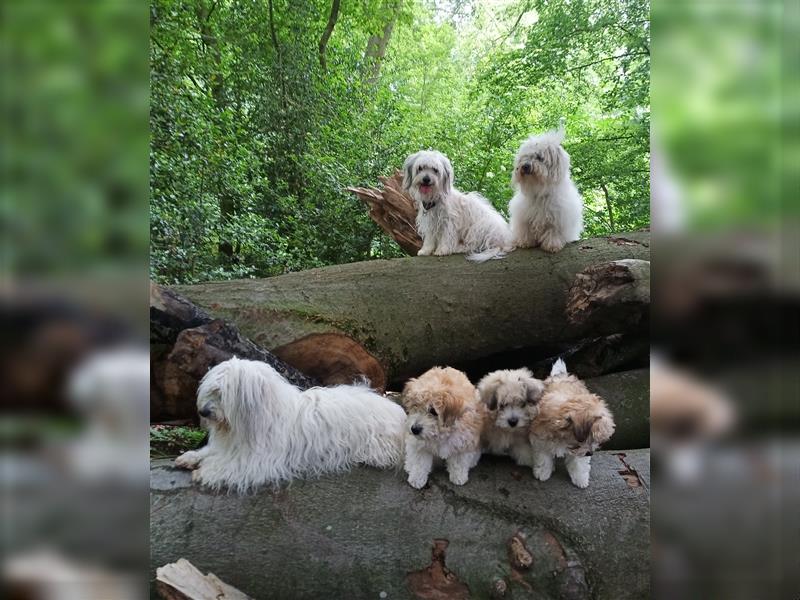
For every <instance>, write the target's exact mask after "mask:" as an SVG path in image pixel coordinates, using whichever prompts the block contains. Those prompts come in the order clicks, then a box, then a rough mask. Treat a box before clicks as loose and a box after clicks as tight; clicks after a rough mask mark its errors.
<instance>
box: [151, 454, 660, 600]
mask: <svg viewBox="0 0 800 600" xmlns="http://www.w3.org/2000/svg"><path fill="white" fill-rule="evenodd" d="M150 475H151V476H150V498H151V504H150V557H151V558H150V560H151V573H153V572H154V571H155V569H156V568H157V567H159V566H161V565H163V564H165V563H168V562H172V561H175V560H177V559H178V558H181V557H184V558H186V559H188V560H191V561H192V562H193V563H195V564H197V565H201V566H202V568H203V570H204V571H206V570H210V571H213V572H214V573H215V574H217V575H218V576H219V577H220V578H222V579H223V580H225V581H226V582H227V583H228V584H230V585H233V586H235V587H236V588H237V589H239V590H241V591H242V592H244V593H246V594H248V595H249V596H251V597H253V598H259V599H267V598H280V599H283V598H298V599H299V598H457V597H471V598H490V597H493V596H492V593H493V592H495V591H501V590H505V596H504V597H506V598H515V599H518V600H519V599H524V598H530V599H534V598H537V599H542V598H569V599H572V600H582V599H586V600H588V599H589V598H592V599H595V600H625V599H628V598H630V599H633V598H646V597H649V594H650V508H649V498H650V469H649V451H647V450H626V451H625V452H624V453H612V452H605V451H601V452H596V453H595V455H594V457H593V458H592V474H591V483H590V485H589V487H588V488H587V489H584V490H580V489H577V488H576V487H575V486H573V485H572V484H571V483H570V481H569V479H568V476H567V473H566V469H565V468H564V465H563V462H561V461H559V463H558V465H557V468H556V471H555V473H554V474H553V477H551V478H550V480H548V481H546V482H539V481H536V480H535V479H534V478H533V474H532V473H531V470H530V469H529V468H523V467H518V466H516V465H514V464H513V463H512V462H511V461H510V460H509V459H508V458H505V457H484V458H482V459H481V462H480V464H478V466H477V467H475V469H474V470H472V471H471V472H470V477H469V482H468V483H467V484H466V485H464V486H460V487H459V486H454V485H452V484H451V483H450V482H449V481H448V479H447V474H446V472H444V470H443V469H436V470H434V472H433V474H432V475H431V478H430V482H429V484H428V486H427V487H426V488H425V489H423V490H415V489H413V488H411V487H410V486H409V485H408V484H407V483H406V481H405V478H404V477H403V474H402V473H401V472H397V471H394V470H385V471H380V470H376V469H369V468H366V467H362V468H356V469H353V470H352V471H351V472H349V473H345V474H340V475H332V476H327V477H322V478H320V479H318V480H315V481H296V482H294V483H293V484H292V485H291V486H289V487H284V488H281V489H279V490H262V491H259V492H258V493H255V494H250V495H247V496H238V495H234V494H226V493H225V492H222V493H220V494H215V493H212V492H209V491H208V490H205V489H200V488H198V487H196V486H194V485H192V484H191V475H190V473H189V472H187V471H181V470H177V469H174V468H173V467H172V466H171V463H170V462H169V461H164V462H159V463H157V464H156V465H155V466H154V467H153V468H152V469H151V472H150ZM610 549H613V551H610ZM467 594H468V596H467Z"/></svg>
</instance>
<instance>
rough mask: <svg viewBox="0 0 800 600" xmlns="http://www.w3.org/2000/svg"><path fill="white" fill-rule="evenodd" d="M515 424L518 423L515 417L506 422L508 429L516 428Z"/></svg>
mask: <svg viewBox="0 0 800 600" xmlns="http://www.w3.org/2000/svg"><path fill="white" fill-rule="evenodd" d="M517 423H519V419H518V418H517V417H511V418H510V419H509V420H508V426H509V427H516V426H517Z"/></svg>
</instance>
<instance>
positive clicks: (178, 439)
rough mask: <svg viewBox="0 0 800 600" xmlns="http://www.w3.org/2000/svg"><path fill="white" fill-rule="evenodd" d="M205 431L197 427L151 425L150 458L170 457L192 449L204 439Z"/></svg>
mask: <svg viewBox="0 0 800 600" xmlns="http://www.w3.org/2000/svg"><path fill="white" fill-rule="evenodd" d="M206 433H207V432H206V431H205V430H204V429H200V428H198V427H184V426H171V425H151V426H150V458H165V457H172V456H177V455H178V454H180V453H182V452H186V451H187V450H194V449H195V448H197V447H198V446H199V445H200V444H201V443H202V441H203V440H204V439H205V437H206Z"/></svg>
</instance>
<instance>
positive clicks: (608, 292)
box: [566, 259, 650, 333]
mask: <svg viewBox="0 0 800 600" xmlns="http://www.w3.org/2000/svg"><path fill="white" fill-rule="evenodd" d="M649 309H650V263H649V262H648V261H645V260H637V259H623V260H616V261H612V262H608V263H603V264H599V265H593V266H591V267H588V268H586V269H584V270H583V271H581V272H580V273H578V274H577V275H576V276H575V279H574V281H573V284H572V287H571V288H570V290H569V294H568V296H567V303H566V315H567V319H568V320H569V322H570V323H572V324H574V325H585V324H587V323H589V322H592V323H593V325H594V326H595V327H596V328H598V329H599V330H600V331H604V332H608V333H612V332H614V331H618V330H619V328H620V327H621V326H622V324H623V323H627V324H628V325H630V324H631V323H635V324H637V325H646V324H647V322H648V315H649Z"/></svg>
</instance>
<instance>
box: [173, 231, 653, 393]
mask: <svg viewBox="0 0 800 600" xmlns="http://www.w3.org/2000/svg"><path fill="white" fill-rule="evenodd" d="M624 258H636V259H640V260H646V259H648V258H649V234H647V233H632V234H627V237H626V238H624V239H623V238H615V237H610V238H594V239H589V240H581V241H579V242H575V243H573V244H569V245H568V246H567V247H566V248H565V249H564V250H562V251H561V252H559V253H557V254H555V255H551V254H547V253H545V252H542V251H540V250H536V249H534V250H517V251H515V252H513V253H512V254H510V255H509V256H508V257H507V258H505V259H503V260H496V261H490V262H487V263H484V264H480V265H475V264H472V263H469V262H468V261H466V260H465V259H464V256H462V255H456V256H447V257H424V258H421V257H418V258H404V259H395V260H390V261H370V262H362V263H353V264H349V265H339V266H333V267H325V268H322V269H313V270H309V271H303V272H300V273H291V274H288V275H282V276H279V277H273V278H270V279H263V280H242V281H225V282H216V283H208V284H202V285H193V286H181V287H178V288H176V289H177V291H178V292H180V293H181V294H183V295H185V296H186V297H187V298H189V299H190V300H191V301H192V302H194V303H196V304H198V305H199V306H201V307H203V308H204V309H206V310H208V311H209V312H210V313H211V314H213V315H214V316H217V317H221V318H224V319H227V320H229V321H231V322H232V323H234V324H235V325H236V326H237V327H238V328H239V330H240V331H241V332H242V334H243V335H245V336H247V337H248V338H250V339H251V340H253V341H254V342H255V343H256V344H258V345H259V346H261V347H263V348H266V349H267V350H269V351H271V352H273V353H274V354H275V355H276V356H278V357H279V358H282V359H284V360H286V361H287V362H289V363H290V364H292V360H291V358H292V357H293V353H294V352H295V351H296V349H297V347H298V345H301V346H302V347H303V353H302V354H303V355H304V356H305V357H306V360H307V361H308V360H311V359H309V357H312V359H313V360H316V361H317V362H318V363H320V364H321V363H324V361H325V360H326V359H327V358H328V357H329V354H330V353H329V350H328V348H329V343H328V342H329V340H331V339H335V338H337V337H338V338H341V336H346V337H347V338H350V339H352V340H353V341H354V342H356V343H357V344H358V345H359V346H361V348H362V349H363V353H364V354H363V355H361V356H360V357H359V356H357V355H356V354H355V353H350V354H349V355H345V354H342V355H340V356H337V359H336V360H335V361H332V362H333V363H334V366H335V373H334V374H335V376H336V378H341V376H342V373H347V374H350V373H356V372H358V371H359V369H361V368H362V366H361V365H362V364H369V365H370V367H374V363H373V362H372V361H371V360H369V357H371V358H374V360H375V361H377V363H378V364H379V366H380V368H381V369H382V371H383V373H384V377H383V380H384V381H387V382H389V383H390V384H399V383H402V381H403V380H404V379H405V378H407V377H409V376H414V375H418V374H419V373H421V372H423V371H425V370H426V369H428V368H430V367H431V366H434V365H437V364H458V363H463V362H466V361H476V360H478V359H481V358H483V357H487V356H491V355H495V354H498V353H501V352H507V351H509V350H514V349H521V348H526V347H532V346H541V345H545V344H551V345H552V344H555V343H559V342H569V341H578V340H581V339H585V338H588V337H597V336H598V335H600V333H599V332H602V333H611V332H608V331H607V330H608V329H615V331H613V332H614V333H625V332H627V331H629V330H631V329H634V330H636V331H638V330H639V328H640V327H641V323H639V322H635V320H623V321H622V322H617V321H616V320H615V321H614V322H613V324H609V323H605V322H603V320H602V319H601V316H600V314H599V313H598V314H597V315H596V316H593V317H592V318H591V319H588V320H587V322H585V323H580V324H577V323H574V322H570V320H569V319H568V316H567V313H566V311H565V308H566V306H567V298H568V290H569V288H570V286H571V285H572V283H573V281H574V280H575V276H576V274H577V273H580V272H581V271H583V270H585V269H586V268H587V267H590V266H592V265H595V264H598V263H608V262H611V261H615V260H621V259H624ZM612 325H613V327H612ZM321 334H332V336H333V337H331V336H330V335H329V336H325V335H321ZM310 336H316V337H310ZM364 355H367V358H366V359H365V358H364ZM348 356H354V357H355V358H349V357H348ZM543 356H548V355H547V354H545V355H543ZM342 362H344V364H342ZM304 364H305V363H304ZM293 366H295V367H297V368H300V369H301V370H302V369H303V366H301V365H300V364H294V365H293ZM323 371H324V369H322V368H321V371H320V372H319V373H318V376H319V378H320V379H321V380H322V381H323V383H326V382H328V381H330V380H329V378H328V377H327V376H326V375H325V373H324V372H323ZM477 374H478V375H479V374H480V373H477ZM371 379H373V384H376V385H377V384H379V383H380V380H381V378H375V377H374V376H373V377H371ZM334 380H336V379H334ZM378 387H380V386H379V385H378ZM392 387H394V385H392Z"/></svg>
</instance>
